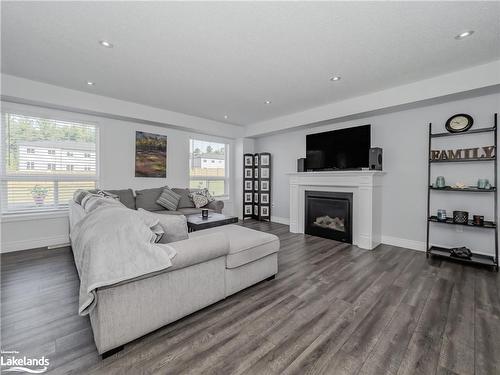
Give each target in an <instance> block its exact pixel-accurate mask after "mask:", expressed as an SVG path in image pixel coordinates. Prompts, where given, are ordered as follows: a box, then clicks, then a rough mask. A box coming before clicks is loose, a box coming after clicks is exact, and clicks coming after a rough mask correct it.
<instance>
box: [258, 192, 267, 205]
mask: <svg viewBox="0 0 500 375" xmlns="http://www.w3.org/2000/svg"><path fill="white" fill-rule="evenodd" d="M260 203H262V204H269V194H268V193H261V194H260Z"/></svg>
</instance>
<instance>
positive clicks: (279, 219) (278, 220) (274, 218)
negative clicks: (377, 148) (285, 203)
mask: <svg viewBox="0 0 500 375" xmlns="http://www.w3.org/2000/svg"><path fill="white" fill-rule="evenodd" d="M271 221H272V222H274V223H280V224H285V225H290V219H289V218H287V217H279V216H271Z"/></svg>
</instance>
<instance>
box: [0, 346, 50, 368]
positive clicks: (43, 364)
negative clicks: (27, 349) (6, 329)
mask: <svg viewBox="0 0 500 375" xmlns="http://www.w3.org/2000/svg"><path fill="white" fill-rule="evenodd" d="M1 353H2V355H1V356H0V365H1V368H2V371H1V372H28V373H30V374H42V373H44V372H45V371H47V370H48V368H49V365H50V361H49V359H48V358H45V356H42V357H38V358H33V357H28V356H20V355H19V352H17V351H15V350H12V351H5V350H2V351H1Z"/></svg>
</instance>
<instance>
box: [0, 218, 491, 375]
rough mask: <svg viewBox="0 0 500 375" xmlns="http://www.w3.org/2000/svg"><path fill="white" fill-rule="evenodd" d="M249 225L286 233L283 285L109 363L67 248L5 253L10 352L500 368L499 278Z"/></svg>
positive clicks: (188, 362)
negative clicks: (81, 312) (99, 348)
mask: <svg viewBox="0 0 500 375" xmlns="http://www.w3.org/2000/svg"><path fill="white" fill-rule="evenodd" d="M243 225H245V226H247V227H250V228H254V229H258V230H262V231H267V232H271V233H274V234H276V235H278V236H279V237H280V239H281V251H280V253H279V274H278V276H277V278H276V279H275V280H273V281H265V282H262V283H260V284H257V285H255V286H253V287H251V288H249V289H246V290H245V291H242V292H240V293H238V294H236V295H234V296H231V297H229V298H227V299H226V300H224V301H221V302H219V303H216V304H214V305H212V306H209V307H208V308H205V309H203V310H201V311H199V312H197V313H195V314H192V315H190V316H189V317H186V318H184V319H182V320H180V321H178V322H175V323H173V324H170V325H168V326H166V327H163V328H161V329H159V330H157V331H155V332H153V333H151V334H149V335H147V336H145V337H143V338H141V339H138V340H136V341H134V342H132V343H130V344H127V345H125V349H124V350H123V351H122V352H120V353H117V354H115V355H113V356H111V357H109V358H107V359H105V360H101V359H100V357H99V356H98V354H97V352H96V349H95V346H94V342H93V338H92V331H91V328H90V323H89V320H88V318H86V317H80V316H78V315H77V304H78V286H79V280H78V276H77V273H76V269H75V267H74V263H73V257H72V254H71V250H70V249H69V248H62V249H56V250H29V251H23V252H18V253H10V254H4V255H2V257H1V260H2V265H1V293H2V295H1V314H2V316H1V334H2V337H1V339H2V349H3V350H18V351H20V352H21V353H22V354H26V355H40V356H41V355H45V356H46V357H48V358H49V359H50V361H51V365H50V368H49V370H50V372H52V373H61V374H62V373H77V374H82V373H95V374H125V373H126V374H204V375H207V374H399V375H404V374H425V375H428V374H459V375H460V374H464V375H465V374H478V375H479V374H485V375H486V374H488V375H491V374H500V295H499V289H500V288H499V284H500V277H499V274H498V273H496V272H491V271H488V270H484V269H478V268H471V267H467V266H463V265H460V264H455V263H450V262H444V261H443V262H441V261H437V260H427V259H426V258H425V255H424V254H423V253H421V252H415V251H410V250H405V249H401V248H395V247H391V246H386V245H381V246H379V247H378V248H377V249H375V250H374V251H364V250H360V249H358V248H356V247H354V246H350V245H346V244H342V243H338V242H335V241H331V240H326V239H322V238H317V237H312V236H308V235H298V234H292V233H289V232H288V227H287V226H285V225H281V224H274V223H261V222H255V221H250V222H245V224H243ZM130 302H131V303H133V301H130ZM123 329H127V327H123Z"/></svg>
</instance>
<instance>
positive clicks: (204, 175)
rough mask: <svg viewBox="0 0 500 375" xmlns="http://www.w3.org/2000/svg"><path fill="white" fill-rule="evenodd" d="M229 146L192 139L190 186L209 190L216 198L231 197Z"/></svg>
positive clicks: (190, 148) (190, 149)
mask: <svg viewBox="0 0 500 375" xmlns="http://www.w3.org/2000/svg"><path fill="white" fill-rule="evenodd" d="M228 168H229V165H228V144H226V143H217V142H208V141H203V140H197V139H191V140H190V147H189V180H190V182H189V186H190V187H191V188H195V189H201V188H207V189H208V191H209V192H210V194H212V195H213V196H216V197H224V196H229V188H228V187H229V183H228V181H229V176H228Z"/></svg>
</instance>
